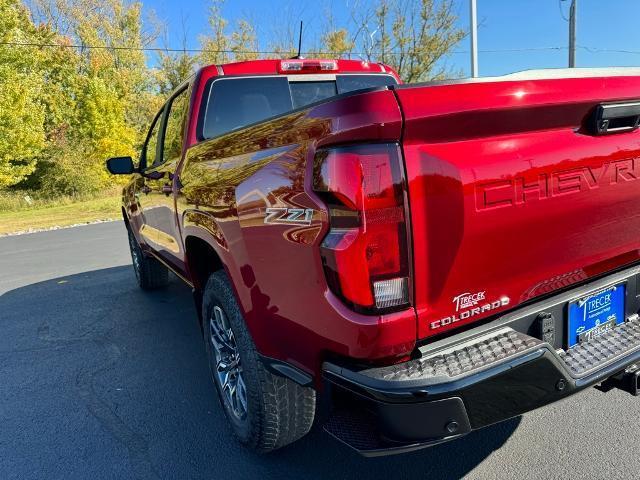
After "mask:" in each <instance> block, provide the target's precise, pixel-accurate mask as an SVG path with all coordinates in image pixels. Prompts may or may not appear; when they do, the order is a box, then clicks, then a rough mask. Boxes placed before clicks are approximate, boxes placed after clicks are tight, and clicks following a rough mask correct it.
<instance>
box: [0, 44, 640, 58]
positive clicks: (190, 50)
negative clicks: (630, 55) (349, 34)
mask: <svg viewBox="0 0 640 480" xmlns="http://www.w3.org/2000/svg"><path fill="white" fill-rule="evenodd" d="M0 45H3V46H12V47H53V48H56V47H57V48H75V49H80V50H83V49H86V50H129V51H145V52H171V53H236V54H238V53H239V54H256V55H267V54H282V53H284V52H282V51H276V50H228V49H225V50H222V49H219V50H212V49H200V48H161V47H128V46H127V47H125V46H117V45H114V46H107V45H85V44H62V43H34V42H0ZM581 48H584V47H581ZM566 49H567V47H562V46H560V47H529V48H501V49H488V50H479V51H480V52H481V53H508V52H533V51H545V50H566ZM306 53H307V54H324V55H337V54H342V52H306ZM344 53H345V54H349V55H356V56H363V55H367V53H366V52H344ZM377 53H378V52H370V54H377ZM412 53H414V51H406V52H385V55H387V54H390V55H403V54H404V55H410V54H412ZM450 53H455V54H468V53H469V51H468V50H455V51H453V52H450ZM639 53H640V52H639Z"/></svg>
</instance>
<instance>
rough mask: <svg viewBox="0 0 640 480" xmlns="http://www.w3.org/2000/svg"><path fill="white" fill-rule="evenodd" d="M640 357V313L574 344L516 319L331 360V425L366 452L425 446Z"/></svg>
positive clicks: (561, 394)
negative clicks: (404, 357) (411, 352)
mask: <svg viewBox="0 0 640 480" xmlns="http://www.w3.org/2000/svg"><path fill="white" fill-rule="evenodd" d="M636 362H640V320H639V319H638V316H637V315H634V316H632V317H630V318H628V319H627V321H626V322H625V323H624V324H622V325H620V326H619V327H617V328H616V329H614V330H612V331H610V332H608V333H607V334H605V335H603V336H601V337H597V338H595V339H594V340H592V341H590V342H589V343H586V344H581V345H579V346H577V347H575V348H574V349H572V350H570V351H569V352H568V353H567V352H565V351H563V350H556V349H554V347H552V346H551V345H550V344H549V343H546V342H544V341H542V340H540V339H538V338H535V337H532V336H529V335H527V334H524V333H521V332H517V331H515V330H513V329H511V328H510V327H501V328H499V329H497V330H495V331H492V332H489V333H486V334H483V335H481V336H477V337H474V338H466V339H465V340H464V342H460V343H452V344H450V345H448V346H445V347H443V348H441V349H439V350H437V351H435V352H433V353H432V354H430V355H428V356H424V357H422V358H419V359H416V360H411V361H409V362H406V363H403V364H399V365H394V366H391V367H380V368H373V369H365V370H356V369H349V368H345V367H344V366H339V365H336V364H332V363H325V364H324V376H325V379H326V380H327V382H328V383H329V386H330V388H329V390H330V391H331V392H332V396H333V400H334V405H335V406H334V410H333V412H332V414H331V415H330V417H329V420H328V422H327V424H326V425H325V428H326V430H327V431H328V432H329V433H331V434H332V435H334V436H335V437H336V438H338V439H339V440H341V441H343V442H344V443H346V444H348V445H349V446H351V447H353V448H354V449H356V450H358V451H359V452H360V453H362V454H363V455H368V456H373V455H381V454H388V453H397V452H402V451H408V450H415V449H418V448H424V447H427V446H430V445H434V444H437V443H441V442H443V441H448V440H452V439H455V438H458V437H460V436H463V435H465V434H467V433H469V432H471V431H472V430H476V429H479V428H483V427H485V426H488V425H491V424H494V423H497V422H500V421H503V420H506V419H509V418H512V417H514V416H518V415H520V414H522V413H525V412H528V411H530V410H533V409H535V408H538V407H541V406H543V405H547V404H549V403H552V402H555V401H557V400H560V399H562V398H565V397H567V396H569V395H572V394H575V393H577V392H579V391H580V390H582V389H585V388H587V387H589V386H592V385H595V384H598V383H601V382H603V381H605V380H606V379H608V378H609V377H612V376H613V375H615V374H617V373H618V372H621V371H624V370H625V369H626V368H627V367H629V366H631V365H633V364H635V363H636Z"/></svg>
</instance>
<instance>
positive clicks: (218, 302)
mask: <svg viewBox="0 0 640 480" xmlns="http://www.w3.org/2000/svg"><path fill="white" fill-rule="evenodd" d="M221 315H222V317H221ZM202 318H203V332H204V339H205V345H206V350H207V358H208V360H209V368H210V370H211V376H212V379H213V382H214V384H215V386H216V390H217V391H218V397H219V399H220V402H221V404H222V407H223V409H224V412H225V415H226V417H227V419H228V420H229V423H230V424H231V427H232V429H233V432H234V434H235V436H236V437H237V439H238V440H239V441H240V443H242V444H243V445H244V446H246V447H248V448H249V449H251V450H253V451H255V452H258V453H267V452H270V451H273V450H276V449H278V448H280V447H283V446H285V445H288V444H290V443H292V442H295V441H296V440H298V439H300V438H301V437H303V436H304V435H306V434H307V433H308V432H309V430H310V429H311V426H312V424H313V418H314V415H315V407H316V394H315V391H314V390H313V389H312V388H309V387H302V386H300V385H298V384H297V383H295V382H294V381H292V380H290V379H288V378H285V377H281V376H278V375H274V374H272V373H271V372H269V371H268V370H267V369H266V368H265V366H264V364H263V363H262V362H261V361H260V358H259V355H258V352H257V351H256V347H255V345H254V343H253V340H252V339H251V335H250V334H249V331H248V330H247V328H246V325H245V322H244V319H243V318H242V314H241V312H240V309H239V307H238V304H237V302H236V300H235V297H234V295H233V290H232V288H231V285H230V282H229V280H228V278H227V276H226V274H225V273H224V272H223V271H218V272H215V273H213V274H212V275H211V277H209V280H208V281H207V285H206V287H205V291H204V294H203V302H202ZM223 333H226V335H227V337H226V339H224V338H223V335H222V334H223ZM216 343H217V344H218V346H216ZM233 348H235V352H236V353H235V354H233V353H232V350H233ZM233 355H235V357H234V356H233ZM218 365H220V366H221V368H220V373H219V370H218V368H217V367H218ZM225 365H226V366H227V369H228V371H226V372H225V371H223V368H224V366H225ZM233 365H235V366H234V367H232V368H231V369H229V368H230V367H231V366H233ZM225 379H226V382H225ZM225 383H226V386H225ZM232 390H233V391H234V392H235V396H236V400H235V402H234V400H233V393H232Z"/></svg>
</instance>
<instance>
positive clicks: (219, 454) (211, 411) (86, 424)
mask: <svg viewBox="0 0 640 480" xmlns="http://www.w3.org/2000/svg"><path fill="white" fill-rule="evenodd" d="M0 331H1V332H2V335H1V336H0V385H2V388H1V389H0V425H2V428H1V429H0V478H44V477H48V478H57V477H64V478H114V477H120V478H129V477H135V478H171V479H173V478H212V479H215V478H231V479H237V478H278V479H282V478H305V479H314V478H356V477H358V478H363V479H367V480H374V479H385V480H389V479H391V478H393V479H397V478H409V477H410V478H452V479H453V478H460V477H462V476H464V475H465V474H466V473H468V472H470V471H471V470H472V469H473V468H474V467H475V466H476V465H478V464H479V463H481V462H482V461H483V460H484V459H485V458H486V457H487V456H488V455H490V454H491V452H493V451H494V450H496V449H498V448H500V447H501V446H502V445H503V444H504V442H505V441H506V440H507V439H508V438H509V437H510V436H511V434H512V433H513V432H514V430H515V429H516V428H517V426H518V424H519V422H520V420H519V419H514V420H511V421H509V422H506V423H503V424H500V425H497V426H494V427H491V428H488V429H485V430H483V431H480V432H477V433H473V434H471V435H469V436H467V437H465V438H463V439H461V440H458V441H456V442H452V443H448V444H444V445H440V446H437V447H433V448H431V449H427V450H422V451H418V452H414V453H410V454H405V455H401V456H395V457H383V458H374V459H365V458H362V457H360V456H358V455H357V454H355V453H353V452H352V451H350V450H349V449H348V448H346V447H344V446H342V445H341V444H339V443H338V442H336V441H335V440H333V439H332V438H330V437H329V436H328V435H327V434H325V433H324V432H322V431H321V430H320V429H316V430H315V431H313V432H312V433H311V434H310V435H309V436H307V437H306V438H304V439H303V440H301V441H300V442H298V443H297V444H295V445H293V446H291V447H289V448H287V449H284V450H282V451H279V452H276V453H274V454H271V455H268V456H262V457H261V456H256V455H253V454H251V453H248V452H246V451H245V450H243V449H242V448H240V447H239V446H238V444H236V443H235V441H234V440H233V438H232V436H231V432H230V430H229V429H228V428H227V425H226V423H225V419H224V416H223V413H222V410H221V409H220V408H219V406H218V403H217V400H216V399H215V394H214V389H213V386H212V385H211V383H210V381H209V377H208V370H207V366H206V361H205V356H204V349H203V346H202V339H201V336H200V332H199V329H198V327H197V324H196V314H195V311H194V308H193V305H192V299H191V294H190V291H189V289H188V288H187V287H186V286H184V285H182V284H181V283H180V282H179V281H177V280H175V281H173V282H172V283H171V285H170V286H169V287H168V288H167V289H165V290H163V291H159V292H152V293H144V292H141V291H140V290H139V289H138V288H137V286H136V284H135V281H134V277H133V272H132V271H131V267H128V266H127V267H116V268H109V269H104V270H98V271H92V272H86V273H81V274H77V275H72V276H69V277H63V278H57V279H54V280H49V281H45V282H41V283H37V284H33V285H29V286H26V287H22V288H18V289H16V290H12V291H9V292H7V293H5V294H4V295H2V296H0Z"/></svg>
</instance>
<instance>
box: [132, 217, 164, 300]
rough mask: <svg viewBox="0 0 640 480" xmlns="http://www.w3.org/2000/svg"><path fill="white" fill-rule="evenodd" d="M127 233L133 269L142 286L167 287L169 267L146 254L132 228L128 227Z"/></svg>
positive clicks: (146, 288)
mask: <svg viewBox="0 0 640 480" xmlns="http://www.w3.org/2000/svg"><path fill="white" fill-rule="evenodd" d="M127 233H128V235H129V250H130V251H131V262H132V263H133V271H134V272H135V274H136V280H138V285H140V288H142V289H143V290H155V289H156V288H160V287H165V286H166V285H167V284H168V283H169V269H168V268H167V267H165V266H164V265H163V264H162V263H160V261H158V260H156V259H155V258H153V257H148V256H145V254H144V252H143V251H142V249H141V248H140V245H139V244H138V241H137V240H136V237H135V236H134V235H133V232H132V231H131V229H130V228H127Z"/></svg>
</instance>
